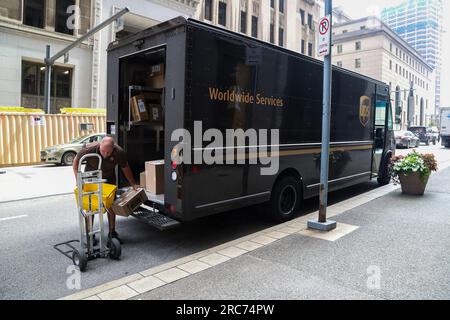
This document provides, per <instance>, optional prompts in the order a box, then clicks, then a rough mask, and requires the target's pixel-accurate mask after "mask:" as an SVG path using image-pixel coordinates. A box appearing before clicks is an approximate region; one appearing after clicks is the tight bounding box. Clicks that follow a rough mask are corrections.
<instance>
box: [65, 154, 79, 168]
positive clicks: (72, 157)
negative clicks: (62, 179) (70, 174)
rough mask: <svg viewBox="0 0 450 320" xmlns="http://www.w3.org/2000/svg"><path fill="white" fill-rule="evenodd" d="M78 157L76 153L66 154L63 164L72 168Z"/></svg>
mask: <svg viewBox="0 0 450 320" xmlns="http://www.w3.org/2000/svg"><path fill="white" fill-rule="evenodd" d="M76 156H77V154H76V153H75V152H71V151H69V152H66V153H65V154H64V155H63V157H62V164H63V165H65V166H71V165H72V164H73V160H75V157H76Z"/></svg>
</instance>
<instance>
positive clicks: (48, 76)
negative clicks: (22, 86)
mask: <svg viewBox="0 0 450 320" xmlns="http://www.w3.org/2000/svg"><path fill="white" fill-rule="evenodd" d="M48 59H50V45H47V48H46V54H45V87H44V104H45V110H46V111H47V113H48V114H50V93H51V90H50V87H51V84H52V80H51V79H52V65H51V64H49V63H47V60H48Z"/></svg>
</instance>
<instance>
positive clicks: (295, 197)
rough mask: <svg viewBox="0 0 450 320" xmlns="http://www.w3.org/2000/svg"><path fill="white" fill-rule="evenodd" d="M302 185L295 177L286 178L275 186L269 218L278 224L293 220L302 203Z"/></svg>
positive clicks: (269, 207) (269, 208)
mask: <svg viewBox="0 0 450 320" xmlns="http://www.w3.org/2000/svg"><path fill="white" fill-rule="evenodd" d="M301 198H302V195H301V191H300V185H299V183H298V181H297V179H295V178H294V177H291V176H286V177H283V178H281V179H280V180H278V181H277V183H276V184H275V186H274V188H273V190H272V195H271V198H270V203H269V206H268V214H269V216H270V217H271V218H272V219H274V220H275V221H277V222H284V221H288V220H290V219H292V218H293V217H294V215H295V213H296V212H297V211H298V209H299V207H300V203H301Z"/></svg>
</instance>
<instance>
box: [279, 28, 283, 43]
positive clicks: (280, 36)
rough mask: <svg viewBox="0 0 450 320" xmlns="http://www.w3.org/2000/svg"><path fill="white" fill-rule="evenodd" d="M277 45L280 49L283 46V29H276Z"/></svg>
mask: <svg viewBox="0 0 450 320" xmlns="http://www.w3.org/2000/svg"><path fill="white" fill-rule="evenodd" d="M278 45H279V46H280V47H282V46H283V45H284V29H283V28H279V29H278Z"/></svg>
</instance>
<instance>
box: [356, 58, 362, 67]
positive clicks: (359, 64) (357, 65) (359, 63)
mask: <svg viewBox="0 0 450 320" xmlns="http://www.w3.org/2000/svg"><path fill="white" fill-rule="evenodd" d="M359 68H361V59H355V69H359Z"/></svg>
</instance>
